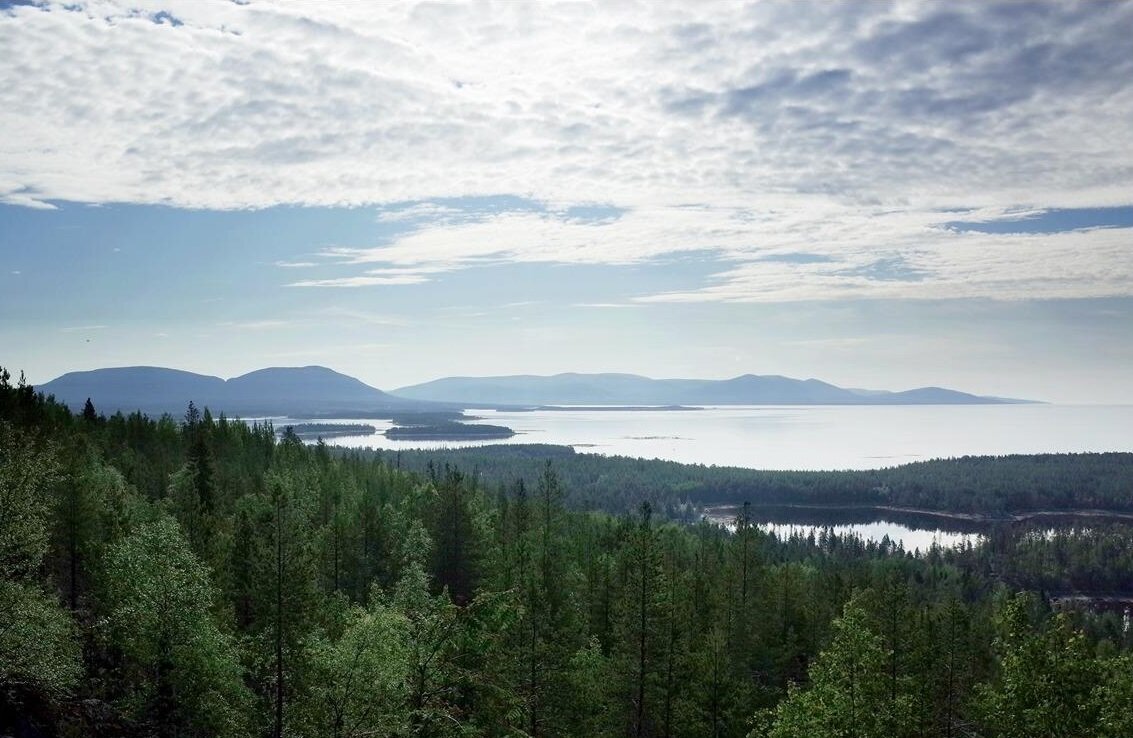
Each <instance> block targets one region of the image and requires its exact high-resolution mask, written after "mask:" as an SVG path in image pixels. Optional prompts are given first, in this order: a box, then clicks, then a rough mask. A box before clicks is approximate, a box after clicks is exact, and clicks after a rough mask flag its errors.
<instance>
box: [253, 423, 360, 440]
mask: <svg viewBox="0 0 1133 738" xmlns="http://www.w3.org/2000/svg"><path fill="white" fill-rule="evenodd" d="M288 428H290V429H291V431H292V432H293V433H294V434H295V435H297V436H299V437H300V438H302V439H310V438H334V437H338V436H369V435H373V434H374V433H377V432H378V429H377V428H375V427H374V426H372V425H369V424H367V423H292V424H290V425H285V426H282V427H280V428H276V431H275V432H276V434H277V435H283V434H284V433H286V432H287V429H288Z"/></svg>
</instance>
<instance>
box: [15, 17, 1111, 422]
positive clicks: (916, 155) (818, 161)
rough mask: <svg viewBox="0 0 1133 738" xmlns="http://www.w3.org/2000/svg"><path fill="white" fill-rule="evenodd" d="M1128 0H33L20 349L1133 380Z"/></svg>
mask: <svg viewBox="0 0 1133 738" xmlns="http://www.w3.org/2000/svg"><path fill="white" fill-rule="evenodd" d="M1130 38H1133V2H1106V1H1104V0H1096V1H1090V2H1079V3H1075V2H1062V1H1060V2H1049V3H1048V2H1037V1H1036V2H1026V3H1017V2H1005V3H999V2H984V1H982V0H981V1H979V2H976V1H975V0H972V1H971V2H963V1H959V2H956V1H948V2H892V3H889V2H864V1H854V2H827V1H825V0H823V1H822V2H817V1H816V2H793V1H792V2H788V1H786V0H782V1H780V0H761V1H757V2H705V3H689V2H664V1H663V0H641V1H640V2H632V1H630V0H608V1H604V2H593V3H591V2H549V1H548V2H540V3H525V2H518V1H515V2H512V1H506V0H505V1H501V2H468V3H441V2H403V3H353V2H321V3H314V2H292V3H266V2H258V1H255V0H252V1H250V2H220V1H216V2H213V1H210V0H185V1H183V2H174V1H167V2H128V1H125V0H122V1H119V0H91V1H89V2H88V1H82V0H78V1H75V0H72V1H71V2H66V3H55V2H32V3H25V2H11V1H10V0H0V49H3V56H4V64H3V65H2V66H0V365H3V366H6V367H8V368H9V369H11V370H13V371H19V370H23V371H25V372H26V374H27V376H28V379H29V380H30V381H32V382H44V381H47V380H49V379H52V378H54V377H56V376H58V375H60V374H62V373H65V372H68V371H74V370H83V369H92V368H98V367H106V366H128V365H157V366H170V367H175V368H180V369H187V370H190V371H198V372H202V373H206V374H213V375H217V376H222V377H231V376H235V375H238V374H241V373H244V372H247V371H250V370H253V369H257V368H262V367H265V366H300V365H308V364H321V365H325V366H330V367H332V368H334V369H337V370H339V371H342V372H345V373H347V374H350V375H353V376H357V377H359V378H360V379H362V380H364V381H366V382H368V383H370V384H372V385H374V386H377V387H380V388H382V389H393V388H396V387H399V386H402V385H406V384H412V383H416V382H421V381H425V380H429V379H433V378H437V377H441V376H449V375H463V376H475V375H486V374H515V373H540V374H549V373H556V372H562V371H581V372H589V371H617V372H633V373H638V374H644V375H647V376H653V377H678V376H680V377H706V378H713V377H715V378H723V377H731V376H736V375H739V374H744V373H755V374H783V375H787V376H793V377H799V378H808V377H817V378H820V379H823V380H826V381H830V382H833V383H836V384H840V385H843V386H851V387H865V388H884V389H895V390H900V389H907V388H911V387H917V386H925V385H941V386H949V387H954V388H958V389H962V390H966V391H970V392H976V393H980V394H994V395H1005V396H1015V397H1028V398H1035V399H1041V400H1047V401H1054V402H1085V403H1130V402H1133V381H1131V378H1133V46H1131V45H1130V41H1129V39H1130Z"/></svg>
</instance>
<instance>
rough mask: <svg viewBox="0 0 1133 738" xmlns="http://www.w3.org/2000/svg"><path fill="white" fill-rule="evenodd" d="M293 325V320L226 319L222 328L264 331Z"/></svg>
mask: <svg viewBox="0 0 1133 738" xmlns="http://www.w3.org/2000/svg"><path fill="white" fill-rule="evenodd" d="M291 325H293V322H292V321H289V320H275V319H265V320H235V321H233V320H229V321H224V322H223V323H221V324H220V326H221V327H222V328H233V329H235V330H241V331H264V330H271V329H273V328H287V327H289V326H291Z"/></svg>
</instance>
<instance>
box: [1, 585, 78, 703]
mask: <svg viewBox="0 0 1133 738" xmlns="http://www.w3.org/2000/svg"><path fill="white" fill-rule="evenodd" d="M80 674H81V664H80V661H79V646H78V642H77V641H76V640H75V637H74V624H73V623H72V622H71V619H70V618H69V617H68V616H67V613H66V612H65V611H64V610H63V609H62V608H60V607H59V603H58V602H57V601H56V600H55V598H54V597H52V596H50V595H47V594H45V593H44V592H43V591H42V590H41V589H40V588H39V587H38V586H36V585H33V584H24V583H21V582H13V581H8V580H4V579H0V692H5V693H7V694H6V696H5V697H4V699H16V698H17V694H18V693H21V692H31V693H37V694H42V695H46V696H49V697H60V696H62V695H64V694H66V693H67V692H68V691H69V690H70V689H71V688H72V687H73V686H75V684H76V682H77V681H78V679H79V676H80Z"/></svg>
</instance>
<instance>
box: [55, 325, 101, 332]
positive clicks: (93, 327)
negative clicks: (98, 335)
mask: <svg viewBox="0 0 1133 738" xmlns="http://www.w3.org/2000/svg"><path fill="white" fill-rule="evenodd" d="M109 327H110V326H106V325H72V326H68V327H66V328H60V329H59V330H60V331H61V332H63V333H84V332H86V331H101V330H105V329H106V328H109Z"/></svg>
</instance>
